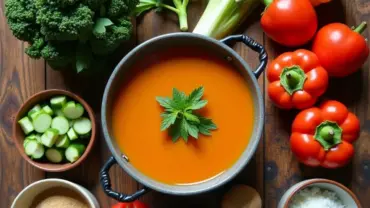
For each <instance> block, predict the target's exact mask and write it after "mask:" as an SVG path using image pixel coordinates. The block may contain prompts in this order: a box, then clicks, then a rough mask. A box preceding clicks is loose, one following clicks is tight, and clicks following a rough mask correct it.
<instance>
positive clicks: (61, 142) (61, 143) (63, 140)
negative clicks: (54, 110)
mask: <svg viewBox="0 0 370 208" xmlns="http://www.w3.org/2000/svg"><path fill="white" fill-rule="evenodd" d="M69 144H70V140H69V138H68V136H67V135H62V136H59V137H58V139H57V141H56V142H55V146H56V147H59V148H67V147H68V146H69Z"/></svg>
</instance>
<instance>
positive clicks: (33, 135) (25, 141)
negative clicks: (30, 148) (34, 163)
mask: <svg viewBox="0 0 370 208" xmlns="http://www.w3.org/2000/svg"><path fill="white" fill-rule="evenodd" d="M38 137H39V135H36V134H31V135H29V136H27V137H26V138H24V140H23V147H26V145H27V143H28V142H29V141H31V140H36V141H37V142H40V141H39V138H38Z"/></svg>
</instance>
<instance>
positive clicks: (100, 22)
mask: <svg viewBox="0 0 370 208" xmlns="http://www.w3.org/2000/svg"><path fill="white" fill-rule="evenodd" d="M111 25H113V22H112V21H111V20H110V19H108V18H105V17H102V18H98V19H97V20H96V22H95V25H94V29H93V31H94V33H97V34H103V33H105V32H106V29H105V27H108V26H111Z"/></svg>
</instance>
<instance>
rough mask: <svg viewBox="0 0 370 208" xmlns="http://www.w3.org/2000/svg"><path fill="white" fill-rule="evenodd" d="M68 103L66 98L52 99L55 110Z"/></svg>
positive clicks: (57, 97)
mask: <svg viewBox="0 0 370 208" xmlns="http://www.w3.org/2000/svg"><path fill="white" fill-rule="evenodd" d="M66 103H67V97H66V96H63V95H62V96H56V97H53V98H51V99H50V104H51V107H52V108H54V109H61V108H63V106H64V105H65V104H66Z"/></svg>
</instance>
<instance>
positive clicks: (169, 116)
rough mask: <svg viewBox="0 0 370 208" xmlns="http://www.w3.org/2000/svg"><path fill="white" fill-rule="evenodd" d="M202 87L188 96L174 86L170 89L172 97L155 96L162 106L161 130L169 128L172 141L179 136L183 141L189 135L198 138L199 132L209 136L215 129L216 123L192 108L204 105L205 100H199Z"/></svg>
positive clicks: (186, 139) (202, 90)
mask: <svg viewBox="0 0 370 208" xmlns="http://www.w3.org/2000/svg"><path fill="white" fill-rule="evenodd" d="M203 94H204V87H199V88H196V89H195V90H193V91H192V92H191V93H190V94H189V96H187V95H186V94H185V93H184V92H180V91H179V90H177V89H176V88H173V90H172V99H171V98H168V97H156V100H157V102H158V103H159V105H161V106H162V107H163V108H164V110H165V111H164V112H163V113H162V114H161V117H162V123H161V131H164V130H166V129H169V133H170V136H171V137H172V141H173V142H176V141H177V140H178V139H179V138H180V137H182V138H183V139H184V141H185V142H187V141H188V138H189V136H191V137H193V138H194V139H198V137H199V133H201V134H203V135H207V136H210V135H211V130H215V129H217V126H216V124H214V123H213V121H212V120H211V119H209V118H205V117H203V116H201V115H198V114H196V113H194V110H198V109H201V108H203V107H205V106H206V105H207V103H208V101H207V100H201V98H202V97H203Z"/></svg>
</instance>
